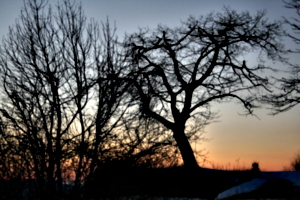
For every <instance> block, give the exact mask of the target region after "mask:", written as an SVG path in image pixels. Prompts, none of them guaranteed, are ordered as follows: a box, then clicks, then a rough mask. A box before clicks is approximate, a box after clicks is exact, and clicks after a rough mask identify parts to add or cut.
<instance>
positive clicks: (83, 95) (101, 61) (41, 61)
mask: <svg viewBox="0 0 300 200" xmlns="http://www.w3.org/2000/svg"><path fill="white" fill-rule="evenodd" d="M107 23H108V22H107ZM105 26H107V27H106V28H105V29H104V30H103V31H104V33H103V36H104V37H106V38H105V39H103V40H101V37H100V29H99V25H98V24H97V23H96V22H94V21H91V23H87V22H86V17H85V16H84V13H83V10H82V7H81V5H78V4H75V3H71V2H70V1H65V2H64V3H63V4H58V6H57V13H54V12H53V10H52V8H51V6H47V2H46V1H43V0H41V1H35V0H29V1H27V2H26V3H25V6H24V9H23V10H22V11H21V16H20V18H19V20H18V21H17V22H16V25H15V26H13V27H10V30H9V34H8V36H7V37H6V38H5V39H4V40H3V42H2V46H1V55H0V62H1V65H0V66H1V72H2V73H1V85H2V88H1V89H3V94H1V98H2V102H3V103H2V104H1V110H0V113H1V119H3V120H1V121H5V123H6V125H7V126H8V127H9V128H8V129H7V130H9V131H6V132H5V133H3V134H2V133H1V142H2V141H3V143H1V148H4V149H10V152H7V154H8V155H9V156H8V157H7V158H8V159H18V160H17V161H16V160H14V161H12V160H8V161H7V162H6V163H4V164H5V165H6V167H7V168H8V170H7V172H9V171H12V169H11V168H12V167H13V166H14V165H18V167H20V168H19V169H22V167H24V170H26V172H28V173H25V171H24V170H23V172H20V174H21V175H22V177H20V178H22V179H25V178H36V179H37V180H38V181H39V184H38V185H39V187H40V191H41V193H44V192H46V193H48V194H53V195H55V194H56V193H57V192H58V194H59V193H60V192H61V190H62V182H63V179H64V178H68V177H69V176H70V175H75V188H77V189H78V187H79V185H80V182H81V181H82V180H83V179H84V178H86V177H87V175H88V174H89V173H92V172H93V171H94V168H95V165H96V164H97V162H98V161H99V160H100V159H99V157H100V156H99V151H100V149H101V147H100V146H101V144H100V143H103V146H105V145H107V141H109V140H107V139H106V138H108V137H111V135H110V134H111V132H112V130H113V129H114V128H115V127H116V126H117V125H119V121H120V120H119V119H118V116H119V115H120V116H122V114H121V113H120V112H124V111H122V110H124V109H126V106H123V107H125V108H123V107H122V105H123V104H122V102H124V101H125V98H121V96H122V95H124V94H125V92H124V89H125V88H126V87H125V86H123V85H124V84H123V83H122V81H120V80H116V79H115V78H110V77H109V76H110V75H114V74H117V73H121V71H122V70H121V66H122V65H116V64H117V63H114V61H112V60H113V58H111V56H116V55H117V54H115V53H114V49H113V47H111V45H110V42H113V41H112V40H113V38H112V37H111V35H110V33H109V27H108V24H106V25H105ZM117 61H118V62H120V60H117ZM95 102H96V104H95ZM120 107H122V108H121V109H120ZM1 130H2V129H1ZM104 143H105V145H104ZM102 149H104V148H103V147H102ZM5 152H6V151H3V152H2V153H5ZM20 162H22V163H20ZM11 163H12V164H13V165H11ZM14 172H17V170H14ZM11 177H12V176H10V177H8V178H11ZM69 178H70V177H69ZM45 179H47V181H45ZM41 195H47V194H41Z"/></svg>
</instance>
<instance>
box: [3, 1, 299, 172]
mask: <svg viewBox="0 0 300 200" xmlns="http://www.w3.org/2000/svg"><path fill="white" fill-rule="evenodd" d="M56 2H57V0H49V3H51V4H52V5H53V6H54V5H55V4H56ZM60 2H62V1H60ZM77 2H79V1H77ZM81 2H82V5H83V9H84V12H85V14H86V15H87V16H88V18H90V17H92V18H94V19H95V20H97V21H106V18H107V17H109V20H110V21H111V22H113V21H115V22H116V26H117V30H118V31H117V33H118V36H119V38H122V37H123V36H124V34H125V32H126V33H132V32H135V31H137V30H138V27H149V28H155V27H156V26H157V25H158V24H164V25H167V26H170V27H174V26H180V21H184V20H186V19H187V18H188V17H189V15H194V16H199V15H206V14H208V13H209V12H211V11H214V12H219V11H222V9H223V6H229V7H231V8H232V9H235V10H238V11H244V10H249V11H250V12H251V13H253V14H255V13H256V12H257V10H263V9H266V10H267V16H268V18H269V19H270V20H273V19H280V18H281V17H282V16H285V17H287V18H289V17H291V16H293V15H294V13H295V12H294V11H293V10H289V9H286V8H284V7H283V5H284V4H283V2H282V1H280V0H272V1H270V0H251V1H250V0H249V1H246V0H244V1H241V0H186V1H184V0H151V1H150V0H147V1H146V0H110V1H108V0H82V1H81ZM22 7H23V0H0V37H1V38H2V37H3V36H5V35H6V34H7V32H8V26H10V25H14V23H15V19H16V18H17V17H18V16H19V15H20V9H21V8H22ZM287 46H289V47H293V46H295V45H294V44H293V43H290V42H288V41H287ZM298 57H299V56H295V57H293V61H295V62H298V61H299V58H298ZM245 59H246V60H247V59H248V60H250V62H252V63H253V64H255V59H254V60H252V58H251V57H246V58H245ZM270 65H271V66H275V67H277V68H282V66H281V65H279V64H278V63H273V62H270ZM213 110H214V111H219V115H220V118H219V122H217V123H213V124H211V125H209V126H208V127H207V128H206V133H205V135H204V136H205V137H207V138H211V140H210V141H209V142H203V143H202V144H201V145H200V146H198V147H197V148H198V149H202V148H205V149H206V151H208V152H209V154H208V160H210V161H211V162H213V163H214V164H215V165H219V166H228V163H231V165H236V164H237V161H239V163H238V164H239V165H243V166H246V167H248V166H249V167H250V165H251V163H252V162H253V161H257V162H259V163H260V166H261V168H262V169H265V170H282V168H283V166H287V165H289V162H290V160H291V159H292V157H293V156H294V154H295V153H296V152H297V151H299V150H300V146H299V142H300V120H299V119H300V106H297V107H295V108H294V109H293V110H291V111H289V112H285V113H282V114H279V115H276V116H270V115H268V112H269V111H268V110H265V109H261V110H258V111H257V112H255V113H256V114H257V115H258V117H259V119H258V118H256V117H251V116H248V117H244V116H240V115H239V114H238V113H242V112H243V110H242V107H241V106H240V105H237V104H236V103H235V102H232V103H223V104H215V105H214V107H213Z"/></svg>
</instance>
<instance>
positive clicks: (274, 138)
mask: <svg viewBox="0 0 300 200" xmlns="http://www.w3.org/2000/svg"><path fill="white" fill-rule="evenodd" d="M232 104H233V103H230V106H229V104H220V105H217V106H216V107H218V108H220V115H221V117H220V122H216V123H212V124H210V125H208V126H207V127H206V129H205V134H204V137H206V138H208V139H210V141H208V142H202V144H201V145H199V146H198V147H197V148H198V149H205V151H207V153H208V154H207V157H208V158H207V160H208V162H206V163H205V165H204V166H205V167H208V168H211V167H212V165H211V164H210V163H213V165H214V166H217V168H218V167H219V168H224V169H228V168H238V166H239V167H241V168H248V169H249V168H251V165H252V163H253V162H258V163H259V167H260V169H261V170H262V171H282V170H284V169H286V168H288V167H290V163H291V161H292V159H293V158H294V157H295V155H296V153H298V152H299V150H300V145H299V141H300V132H299V131H300V123H299V115H300V112H299V110H300V109H299V108H300V105H298V106H297V107H295V108H294V109H292V110H290V111H288V112H285V113H281V114H278V115H276V116H272V117H270V116H269V115H267V112H268V111H267V112H266V111H258V112H256V114H257V116H258V117H259V119H258V118H256V117H254V116H248V117H245V116H240V115H238V114H237V113H241V112H242V110H241V109H242V108H241V106H239V105H232Z"/></svg>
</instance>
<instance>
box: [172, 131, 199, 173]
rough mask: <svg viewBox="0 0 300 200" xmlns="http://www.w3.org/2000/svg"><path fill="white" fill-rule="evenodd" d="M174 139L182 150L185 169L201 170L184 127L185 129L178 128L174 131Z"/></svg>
mask: <svg viewBox="0 0 300 200" xmlns="http://www.w3.org/2000/svg"><path fill="white" fill-rule="evenodd" d="M172 131H173V137H174V139H175V141H176V143H177V146H178V148H179V150H180V153H181V156H182V159H183V163H184V167H187V168H193V169H194V168H199V165H198V163H197V161H196V158H195V155H194V151H193V149H192V147H191V144H190V142H189V140H188V138H187V137H186V135H185V133H184V126H183V128H181V127H178V126H176V128H174V129H173V130H172Z"/></svg>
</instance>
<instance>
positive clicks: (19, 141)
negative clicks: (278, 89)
mask: <svg viewBox="0 0 300 200" xmlns="http://www.w3.org/2000/svg"><path fill="white" fill-rule="evenodd" d="M265 16H266V13H265V12H261V11H259V12H257V14H256V15H254V16H251V15H250V14H249V12H241V13H238V12H236V11H234V10H231V9H229V8H224V13H217V14H213V13H212V14H210V15H207V16H205V17H203V16H202V17H199V18H194V17H190V18H188V20H187V21H186V22H183V23H182V25H181V26H180V27H178V28H174V29H171V28H169V27H167V26H162V25H160V26H158V27H157V29H155V30H149V29H140V30H139V31H138V32H137V33H134V34H131V35H127V36H125V39H124V41H119V40H118V37H117V35H116V34H115V33H116V27H114V26H111V24H110V23H109V21H108V20H107V21H106V22H103V23H98V22H97V21H95V20H91V21H89V20H87V18H86V17H85V15H84V12H83V9H82V7H81V5H80V4H77V3H72V2H70V1H65V2H63V3H61V4H60V3H59V4H58V5H57V7H55V9H53V7H51V6H50V5H48V4H47V2H46V1H37V0H28V1H26V2H25V5H24V8H23V9H22V10H21V15H20V17H19V19H18V20H17V21H16V24H15V25H14V26H12V27H10V28H9V33H8V35H7V36H6V37H5V38H4V39H3V41H2V45H1V50H0V72H1V76H0V82H1V88H0V91H1V96H0V97H1V101H2V102H1V105H0V167H1V168H0V179H1V180H2V181H8V180H9V181H11V183H14V182H13V181H19V183H21V182H22V183H23V182H24V180H28V181H27V182H26V184H25V185H27V186H26V187H29V186H28V185H33V186H32V188H34V189H32V190H33V191H34V192H28V191H27V193H26V195H27V198H29V199H32V198H46V197H49V198H56V197H60V196H61V195H63V193H65V191H66V187H69V189H70V191H72V192H71V193H72V194H73V195H72V197H73V198H74V197H77V198H80V197H84V196H82V195H83V194H84V191H88V189H87V187H83V186H84V185H86V186H92V187H90V188H95V185H93V184H92V183H96V182H97V181H96V182H95V179H96V178H97V177H98V178H99V177H100V178H99V179H98V181H99V180H101V176H102V177H103V176H105V177H115V176H116V175H113V174H111V173H114V172H116V173H117V171H119V172H124V173H126V171H122V170H124V169H129V168H132V167H134V169H137V168H138V169H142V168H162V167H168V166H177V165H179V164H180V163H181V162H182V163H183V164H184V167H185V168H188V169H189V170H191V171H193V170H195V169H198V168H199V165H198V162H197V158H199V157H200V156H201V151H200V152H196V151H195V150H193V149H192V146H191V143H194V142H195V143H197V142H199V141H200V140H202V139H203V138H202V132H203V128H204V127H205V126H206V125H208V124H209V123H210V122H212V121H213V120H214V119H215V118H216V115H215V113H213V112H212V111H211V110H210V106H211V103H213V102H221V101H231V100H237V101H238V102H240V103H241V105H242V107H244V108H245V111H246V113H245V114H252V112H253V109H255V108H257V107H259V105H260V102H262V101H261V100H262V97H267V95H266V94H269V92H271V90H272V89H273V84H272V82H271V81H269V78H268V77H265V75H264V74H263V73H261V72H264V71H265V70H268V67H267V66H265V65H264V59H265V60H268V59H271V60H273V61H279V62H282V63H285V61H286V60H285V58H284V57H283V56H284V54H285V53H286V52H287V51H285V49H284V45H283V44H282V43H281V41H282V40H281V39H282V37H285V36H286V34H285V32H284V30H283V27H282V23H283V22H281V21H274V22H269V21H268V20H266V19H265ZM249 52H260V55H259V59H260V60H259V63H258V64H257V65H256V66H249V65H248V64H247V62H246V61H245V60H241V55H244V54H246V53H249ZM264 100H265V99H264ZM181 160H182V161H181ZM112 169H113V170H112ZM120 169H122V170H120ZM105 172H109V173H108V174H107V173H105ZM119 172H118V173H119ZM124 173H123V174H124ZM99 174H100V175H99ZM110 175H111V176H110ZM128 178H130V177H128ZM173 179H174V177H173ZM175 179H176V178H175ZM175 179H174V181H175ZM29 180H31V181H29ZM69 180H72V181H73V184H72V186H70V185H69V186H66V184H65V183H66V181H69ZM103 180H106V181H107V180H109V178H106V179H105V178H103ZM185 181H186V180H185ZM1 184H2V182H1ZM107 184H109V183H105V184H104V185H105V187H107ZM11 185H15V186H16V184H11ZM3 188H4V187H3ZM5 190H6V191H3V190H2V191H1V192H6V193H9V192H8V191H9V188H7V189H5ZM11 190H12V191H16V188H14V187H12V188H11ZM95 191H97V188H95ZM89 193H90V194H91V191H89ZM13 195H17V198H18V197H21V196H22V195H24V193H16V192H15V194H13ZM18 195H21V196H18ZM7 198H11V197H10V196H7Z"/></svg>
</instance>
